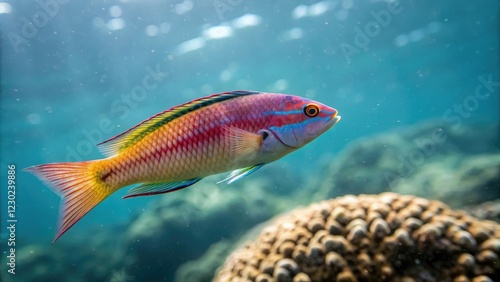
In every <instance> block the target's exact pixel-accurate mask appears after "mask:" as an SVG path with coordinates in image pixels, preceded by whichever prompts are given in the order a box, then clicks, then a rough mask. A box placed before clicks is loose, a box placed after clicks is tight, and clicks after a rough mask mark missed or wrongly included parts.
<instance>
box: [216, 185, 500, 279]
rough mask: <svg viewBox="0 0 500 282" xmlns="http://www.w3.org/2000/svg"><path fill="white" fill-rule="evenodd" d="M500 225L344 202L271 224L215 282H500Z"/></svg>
mask: <svg viewBox="0 0 500 282" xmlns="http://www.w3.org/2000/svg"><path fill="white" fill-rule="evenodd" d="M499 257H500V224H498V223H495V222H492V221H482V220H479V219H476V218H474V217H471V216H469V215H467V214H466V213H465V212H462V211H454V210H451V209H450V208H448V207H447V206H446V205H444V204H443V203H441V202H438V201H431V200H426V199H423V198H418V197H414V196H403V195H399V194H394V193H384V194H381V195H360V196H357V197H355V196H344V197H341V198H336V199H332V200H328V201H324V202H319V203H316V204H313V205H311V206H309V207H306V208H301V209H297V210H294V211H292V212H290V213H288V214H285V215H283V216H281V217H279V218H277V219H276V220H274V221H272V223H271V225H269V226H268V227H265V228H264V229H263V231H262V232H261V233H260V235H258V237H257V239H256V240H255V241H253V242H247V243H246V244H245V245H244V246H243V247H242V248H240V249H239V250H236V251H235V252H234V253H233V254H231V255H230V256H229V257H228V258H227V259H226V262H225V264H224V265H223V266H222V267H221V268H220V270H219V272H218V274H217V276H216V278H215V281H260V282H264V281H294V282H295V281H405V282H406V281H408V282H410V281H454V282H458V281H460V282H462V281H464V282H465V281H473V282H479V281H481V282H486V281H500V261H499Z"/></svg>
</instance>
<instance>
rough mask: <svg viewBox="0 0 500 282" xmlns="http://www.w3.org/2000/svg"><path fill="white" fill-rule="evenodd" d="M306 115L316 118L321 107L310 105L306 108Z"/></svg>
mask: <svg viewBox="0 0 500 282" xmlns="http://www.w3.org/2000/svg"><path fill="white" fill-rule="evenodd" d="M304 114H306V116H308V117H315V116H317V115H318V114H319V107H318V105H316V104H308V105H307V106H305V107H304Z"/></svg>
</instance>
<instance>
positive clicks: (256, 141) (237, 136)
mask: <svg viewBox="0 0 500 282" xmlns="http://www.w3.org/2000/svg"><path fill="white" fill-rule="evenodd" d="M222 132H223V133H224V136H225V141H226V143H227V145H228V146H229V147H230V148H231V153H232V156H233V157H234V159H235V160H238V159H242V158H249V157H251V156H253V155H254V154H257V153H258V152H259V149H260V145H261V144H262V140H263V138H262V136H261V135H260V134H256V133H252V132H249V131H246V130H243V129H240V128H236V127H232V126H224V127H222Z"/></svg>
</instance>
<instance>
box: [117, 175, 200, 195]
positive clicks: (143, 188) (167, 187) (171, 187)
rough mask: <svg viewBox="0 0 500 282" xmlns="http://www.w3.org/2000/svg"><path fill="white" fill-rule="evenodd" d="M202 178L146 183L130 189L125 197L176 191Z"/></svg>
mask: <svg viewBox="0 0 500 282" xmlns="http://www.w3.org/2000/svg"><path fill="white" fill-rule="evenodd" d="M201 179H202V178H193V179H189V180H184V181H175V182H160V183H144V184H141V185H139V186H137V187H134V188H132V189H130V190H129V191H128V193H127V195H125V196H124V197H123V198H124V199H126V198H132V197H138V196H149V195H158V194H164V193H169V192H174V191H177V190H180V189H183V188H186V187H188V186H191V185H193V184H195V183H196V182H198V181H200V180H201Z"/></svg>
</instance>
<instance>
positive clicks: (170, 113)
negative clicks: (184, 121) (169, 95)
mask: <svg viewBox="0 0 500 282" xmlns="http://www.w3.org/2000/svg"><path fill="white" fill-rule="evenodd" d="M258 93H260V92H256V91H244V90H238V91H231V92H223V93H219V94H214V95H211V96H207V97H202V98H199V99H196V100H192V101H190V102H187V103H185V104H182V105H179V106H175V107H172V108H170V109H168V110H166V111H164V112H161V113H159V114H156V115H154V116H152V117H150V118H149V119H147V120H145V121H143V122H141V123H139V124H137V125H136V126H134V127H132V128H130V129H129V130H127V131H125V132H123V133H121V134H119V135H117V136H115V137H112V138H110V139H108V140H106V141H104V142H101V143H99V144H97V145H98V146H99V150H100V151H101V153H102V154H104V155H105V156H107V157H109V156H114V155H116V154H118V153H120V152H121V151H123V150H124V149H126V148H128V147H130V146H132V145H133V144H135V143H137V142H139V141H140V140H141V139H142V138H144V137H145V136H146V135H148V134H149V133H151V132H153V131H155V130H156V129H158V128H160V127H161V126H163V125H165V124H167V123H169V122H170V121H172V120H174V119H176V118H179V117H181V116H183V115H185V114H187V113H189V112H192V111H195V110H198V109H201V108H203V107H207V106H210V105H213V104H215V103H218V102H222V101H225V100H229V99H233V98H236V97H240V96H246V95H252V94H258Z"/></svg>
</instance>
